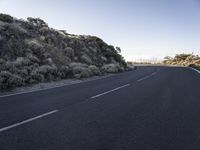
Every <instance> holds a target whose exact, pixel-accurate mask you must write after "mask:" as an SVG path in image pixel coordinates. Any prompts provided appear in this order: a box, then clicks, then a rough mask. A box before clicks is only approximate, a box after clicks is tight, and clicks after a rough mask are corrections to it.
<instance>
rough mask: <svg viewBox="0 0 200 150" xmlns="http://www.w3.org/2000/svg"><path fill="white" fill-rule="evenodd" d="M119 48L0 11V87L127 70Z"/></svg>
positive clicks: (37, 20)
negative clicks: (0, 12)
mask: <svg viewBox="0 0 200 150" xmlns="http://www.w3.org/2000/svg"><path fill="white" fill-rule="evenodd" d="M119 50H120V48H115V47H113V46H111V45H108V44H106V43H105V42H104V41H103V40H102V39H100V38H98V37H95V36H85V35H73V34H68V33H66V31H64V30H56V29H53V28H50V27H49V26H48V24H47V23H46V22H44V21H43V20H41V19H39V18H27V20H22V19H16V18H13V17H12V16H10V15H6V14H0V89H7V88H14V87H17V86H23V85H27V84H33V83H38V82H43V81H52V80H61V79H66V78H83V77H89V76H93V75H101V74H104V73H116V72H120V71H124V70H127V64H126V62H125V60H124V58H123V57H122V56H121V55H120V54H119Z"/></svg>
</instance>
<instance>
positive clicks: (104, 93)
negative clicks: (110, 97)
mask: <svg viewBox="0 0 200 150" xmlns="http://www.w3.org/2000/svg"><path fill="white" fill-rule="evenodd" d="M127 86H130V84H126V85H123V86H120V87H117V88H115V89H112V90H109V91H107V92H103V93H101V94H98V95H95V96H92V97H91V98H90V99H94V98H97V97H100V96H102V95H106V94H108V93H111V92H114V91H117V90H119V89H122V88H125V87H127Z"/></svg>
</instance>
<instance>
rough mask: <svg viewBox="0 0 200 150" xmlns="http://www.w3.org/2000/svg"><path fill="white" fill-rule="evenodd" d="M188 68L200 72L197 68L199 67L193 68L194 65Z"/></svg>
mask: <svg viewBox="0 0 200 150" xmlns="http://www.w3.org/2000/svg"><path fill="white" fill-rule="evenodd" d="M187 68H190V69H192V70H194V71H196V72H197V73H199V74H200V71H199V70H197V69H195V68H192V67H187Z"/></svg>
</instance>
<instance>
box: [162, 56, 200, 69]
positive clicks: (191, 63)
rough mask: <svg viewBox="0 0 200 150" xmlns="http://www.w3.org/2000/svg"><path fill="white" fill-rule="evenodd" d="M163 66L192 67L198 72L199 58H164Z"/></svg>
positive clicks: (199, 66)
mask: <svg viewBox="0 0 200 150" xmlns="http://www.w3.org/2000/svg"><path fill="white" fill-rule="evenodd" d="M163 63H164V64H169V65H181V66H188V67H193V68H195V69H198V70H200V57H199V56H198V55H193V54H177V55H176V56H175V57H169V56H167V57H165V60H164V61H163Z"/></svg>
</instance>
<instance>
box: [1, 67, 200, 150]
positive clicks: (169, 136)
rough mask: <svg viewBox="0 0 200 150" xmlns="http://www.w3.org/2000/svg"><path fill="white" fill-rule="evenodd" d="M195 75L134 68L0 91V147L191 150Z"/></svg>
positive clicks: (198, 78)
mask: <svg viewBox="0 0 200 150" xmlns="http://www.w3.org/2000/svg"><path fill="white" fill-rule="evenodd" d="M199 149H200V74H199V73H197V72H195V71H194V70H192V69H189V68H181V67H159V66H155V67H153V66H152V67H139V69H138V70H136V71H132V72H125V73H121V74H117V75H114V76H110V77H108V78H103V79H98V80H94V81H89V82H84V83H80V84H74V85H69V86H64V87H58V88H54V89H49V90H44V91H38V92H31V93H25V94H19V95H11V96H6V97H0V150H199Z"/></svg>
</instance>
